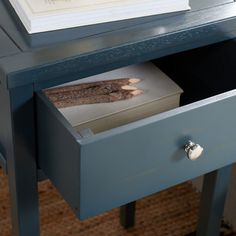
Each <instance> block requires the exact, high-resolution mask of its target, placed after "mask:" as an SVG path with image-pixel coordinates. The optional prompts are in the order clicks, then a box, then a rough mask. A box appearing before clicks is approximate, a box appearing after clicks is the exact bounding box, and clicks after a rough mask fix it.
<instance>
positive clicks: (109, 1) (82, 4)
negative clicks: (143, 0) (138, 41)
mask: <svg viewBox="0 0 236 236" xmlns="http://www.w3.org/2000/svg"><path fill="white" fill-rule="evenodd" d="M21 1H22V0H21ZM25 1H26V3H27V5H28V7H29V8H30V9H31V11H32V12H33V13H36V14H37V13H45V12H53V11H68V10H72V9H73V10H76V9H78V10H79V9H81V8H90V9H93V8H96V7H97V6H98V5H114V6H116V5H126V4H132V3H133V4H135V3H137V2H140V0H128V1H127V0H124V1H120V0H86V1H84V0H25ZM157 1H158V0H157ZM159 1H160V0H159ZM161 1H162V0H161Z"/></svg>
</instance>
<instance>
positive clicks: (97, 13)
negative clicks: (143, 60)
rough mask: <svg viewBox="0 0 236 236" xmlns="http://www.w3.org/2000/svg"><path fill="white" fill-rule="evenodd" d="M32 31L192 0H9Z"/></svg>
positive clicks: (182, 5) (179, 7)
mask: <svg viewBox="0 0 236 236" xmlns="http://www.w3.org/2000/svg"><path fill="white" fill-rule="evenodd" d="M9 1H10V3H11V5H12V6H13V8H14V9H15V11H16V13H17V14H18V16H19V18H20V20H21V21H22V23H23V24H24V26H25V28H26V29H27V31H28V32H29V33H37V32H44V31H51V30H58V29H64V28H71V27H77V26H85V25H92V24H98V23H104V22H111V21H118V20H124V19H131V18H137V17H144V16H151V15H157V14H164V13H170V12H176V11H184V10H188V9H190V7H189V0H145V1H143V0H86V1H84V0H9Z"/></svg>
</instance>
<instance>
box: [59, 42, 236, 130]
mask: <svg viewBox="0 0 236 236" xmlns="http://www.w3.org/2000/svg"><path fill="white" fill-rule="evenodd" d="M234 51H235V52H236V43H235V42H234V41H232V40H231V41H227V42H223V43H218V44H215V45H210V46H206V47H203V48H199V49H194V50H191V51H187V52H182V53H178V54H175V55H171V56H167V57H163V58H160V59H156V60H153V61H152V63H153V64H154V65H156V66H157V67H158V68H160V69H161V70H162V71H163V72H164V73H165V74H166V75H168V76H169V78H171V79H172V80H173V81H174V82H175V83H176V84H177V85H179V86H180V88H182V89H183V91H184V92H183V93H182V94H181V96H180V104H179V105H180V106H184V105H187V104H190V103H193V102H197V101H200V100H203V99H206V98H209V97H212V96H214V95H218V94H221V93H224V92H227V91H230V90H233V89H235V88H236V76H235V74H236V69H235V68H236V67H235V62H234V58H235V54H234ZM89 81H91V80H89ZM76 83H77V82H76V81H75V82H73V84H76ZM68 84H71V83H68ZM68 84H66V85H68ZM62 86H63V85H62ZM134 121H135V120H134ZM84 128H86V126H85V127H84Z"/></svg>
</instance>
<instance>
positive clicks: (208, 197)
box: [196, 165, 231, 236]
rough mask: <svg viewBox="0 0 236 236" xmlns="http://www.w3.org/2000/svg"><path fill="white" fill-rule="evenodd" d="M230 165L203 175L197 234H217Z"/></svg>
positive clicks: (209, 235)
mask: <svg viewBox="0 0 236 236" xmlns="http://www.w3.org/2000/svg"><path fill="white" fill-rule="evenodd" d="M230 173H231V165H230V166H226V167H224V168H221V169H219V170H216V171H213V172H211V173H209V174H206V175H205V176H204V184H203V190H202V196H201V203H200V213H199V223H198V227H197V234H196V235H197V236H218V235H219V232H220V224H221V220H222V217H223V212H224V205H225V199H226V193H227V189H228V184H229V180H230Z"/></svg>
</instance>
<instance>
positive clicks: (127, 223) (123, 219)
mask: <svg viewBox="0 0 236 236" xmlns="http://www.w3.org/2000/svg"><path fill="white" fill-rule="evenodd" d="M135 208H136V202H130V203H128V204H126V205H124V206H121V207H120V223H121V225H122V226H123V227H124V228H125V229H128V228H131V227H133V226H134V224H135Z"/></svg>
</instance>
